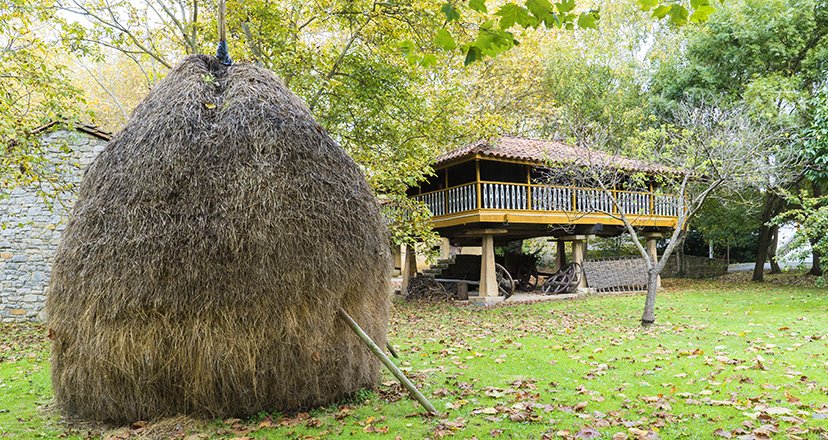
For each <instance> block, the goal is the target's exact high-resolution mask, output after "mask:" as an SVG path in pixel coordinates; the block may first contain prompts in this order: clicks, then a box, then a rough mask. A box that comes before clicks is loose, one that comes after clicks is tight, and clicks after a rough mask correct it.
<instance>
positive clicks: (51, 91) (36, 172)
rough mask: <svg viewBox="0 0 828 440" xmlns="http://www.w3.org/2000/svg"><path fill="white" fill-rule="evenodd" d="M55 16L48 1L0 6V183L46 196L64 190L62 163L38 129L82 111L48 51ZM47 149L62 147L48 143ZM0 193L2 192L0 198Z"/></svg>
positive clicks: (13, 0) (54, 47)
mask: <svg viewBox="0 0 828 440" xmlns="http://www.w3.org/2000/svg"><path fill="white" fill-rule="evenodd" d="M56 20H58V18H57V17H55V15H54V9H53V8H52V4H51V3H50V2H42V1H39V0H10V1H6V2H3V3H2V4H0V65H2V66H3V70H2V71H0V151H2V152H1V153H0V187H2V188H3V191H2V194H8V191H10V190H11V189H12V188H14V187H16V186H18V185H31V186H34V187H37V188H39V193H40V194H41V195H42V196H44V198H45V199H46V200H47V201H48V196H49V195H51V194H54V193H55V192H56V191H60V190H61V189H62V188H63V185H64V184H63V183H62V182H61V179H60V177H61V172H60V170H61V167H63V166H64V165H66V164H63V163H61V162H59V161H55V160H53V156H52V155H49V154H46V152H45V148H46V146H45V145H43V142H42V141H41V134H40V133H38V132H37V129H38V128H39V127H41V126H42V125H44V124H46V123H49V122H54V121H58V122H61V123H65V124H72V123H73V122H75V121H76V120H77V119H78V118H79V117H80V116H81V115H80V113H81V111H80V105H81V104H82V102H83V98H82V94H81V91H80V90H79V89H78V88H76V87H74V86H72V84H71V83H70V81H69V79H68V78H67V75H66V73H67V72H66V67H65V66H63V65H60V64H56V63H55V62H54V61H53V55H54V54H55V53H57V52H59V51H60V50H61V45H60V42H59V41H55V39H54V38H53V37H52V35H53V33H52V29H51V27H50V23H54V22H55V21H56ZM52 148H62V149H63V150H64V153H68V151H66V146H65V145H63V146H60V145H52ZM0 197H2V196H0Z"/></svg>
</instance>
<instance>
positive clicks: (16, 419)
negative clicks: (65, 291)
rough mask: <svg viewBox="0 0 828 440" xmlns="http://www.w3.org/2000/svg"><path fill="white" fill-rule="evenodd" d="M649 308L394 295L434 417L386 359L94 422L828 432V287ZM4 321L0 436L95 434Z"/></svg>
mask: <svg viewBox="0 0 828 440" xmlns="http://www.w3.org/2000/svg"><path fill="white" fill-rule="evenodd" d="M642 307H643V296H638V295H627V296H596V297H590V298H587V299H583V300H571V301H556V302H546V303H535V304H528V305H515V306H508V307H496V308H490V309H483V308H477V307H471V306H469V307H458V306H453V305H448V304H396V305H395V306H394V311H393V316H392V324H391V331H390V333H391V335H390V336H391V341H392V342H393V344H394V345H395V347H396V349H397V351H398V352H399V354H400V359H399V360H397V362H398V364H399V365H401V366H402V367H403V368H404V369H405V370H406V371H408V372H409V374H410V376H411V377H412V379H413V380H414V381H415V382H416V383H417V384H418V386H419V387H420V388H421V390H422V391H423V392H424V394H426V395H427V396H428V397H430V399H431V400H432V402H433V403H434V404H435V406H437V407H438V409H439V410H441V411H444V414H443V415H442V416H441V417H431V418H429V417H424V416H423V415H422V410H421V408H419V407H418V406H417V404H416V402H415V401H414V400H412V399H410V398H409V397H408V396H407V395H406V394H405V393H404V392H403V391H402V390H401V388H400V386H399V385H397V384H396V383H395V382H394V381H393V380H392V377H391V376H390V374H386V375H385V377H384V382H383V384H382V385H381V386H380V387H379V388H378V390H377V391H375V392H364V393H361V394H359V395H358V396H355V397H354V398H353V399H352V400H351V401H349V402H343V403H342V404H341V405H338V406H333V407H331V408H326V409H320V410H315V411H313V412H311V413H310V414H298V415H289V416H283V415H280V414H261V415H259V416H258V417H255V418H253V419H250V420H236V419H233V420H226V421H213V422H197V421H194V420H190V419H187V418H183V417H179V418H172V419H168V420H164V421H161V422H158V423H151V424H144V423H137V424H135V425H133V426H132V427H124V428H120V429H110V430H108V431H106V432H105V433H104V434H103V437H104V438H106V437H110V438H118V439H121V438H130V437H138V436H144V437H158V438H166V437H180V438H188V439H196V438H216V437H221V438H225V437H229V438H232V437H242V438H244V437H251V438H286V437H287V438H316V437H326V436H331V437H333V436H342V437H348V438H402V439H419V438H426V437H429V438H441V437H446V436H453V437H455V438H471V437H477V438H481V439H482V438H490V437H499V438H606V439H610V438H613V439H621V438H631V439H634V438H664V439H670V438H693V439H697V438H723V437H727V438H731V437H732V438H739V437H740V436H748V437H744V438H756V439H762V438H797V437H801V438H823V439H824V438H828V290H825V289H816V288H809V287H796V286H780V285H774V284H769V283H767V284H761V285H757V284H749V283H729V284H722V283H715V282H679V283H676V282H671V283H666V288H665V290H664V292H663V293H662V294H661V295H660V297H659V299H658V302H657V324H656V325H655V326H653V327H651V328H649V329H646V330H643V329H642V328H641V327H639V325H638V319H639V317H640V314H641V309H642ZM0 331H1V332H2V333H0V437H3V436H6V437H10V438H53V437H57V436H63V437H68V438H78V437H81V438H82V437H87V436H94V435H98V434H100V433H101V432H102V431H101V428H93V427H88V426H76V425H66V424H63V423H61V422H60V420H59V417H58V416H56V415H55V414H54V412H53V411H50V410H49V402H50V399H51V389H50V383H49V371H48V370H49V363H48V344H47V342H46V341H45V330H44V329H43V328H42V327H40V326H21V325H4V326H2V327H0Z"/></svg>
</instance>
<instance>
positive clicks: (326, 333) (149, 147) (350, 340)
mask: <svg viewBox="0 0 828 440" xmlns="http://www.w3.org/2000/svg"><path fill="white" fill-rule="evenodd" d="M389 267H390V263H389V250H388V241H387V236H386V230H385V226H384V223H383V221H382V218H381V216H380V213H379V210H378V207H377V204H376V201H375V198H374V197H373V195H372V194H371V191H370V189H369V188H368V185H367V184H366V182H365V179H364V177H363V175H362V173H361V172H360V170H359V168H358V167H357V165H356V164H355V163H354V162H353V160H351V158H349V157H348V155H347V154H346V153H345V152H344V151H343V150H342V148H341V147H339V146H338V145H337V144H336V143H335V142H334V141H333V140H332V139H331V138H330V137H329V136H328V135H327V134H326V133H325V131H324V130H323V129H322V128H321V127H320V126H319V125H318V124H317V123H316V122H314V120H313V118H312V116H311V114H310V113H309V111H308V110H307V108H306V107H305V105H304V104H303V103H302V102H301V101H300V100H299V99H298V98H297V97H296V96H295V95H294V94H293V93H291V92H290V91H289V90H288V89H287V88H286V87H285V86H284V85H283V84H282V83H281V82H280V80H279V79H278V78H277V77H276V76H274V75H273V74H272V73H270V72H268V71H266V70H263V69H261V68H258V67H255V66H253V65H249V64H238V65H232V66H226V65H224V64H222V63H221V62H219V61H218V60H217V59H216V58H214V57H208V56H201V55H197V56H191V57H189V58H187V59H185V60H184V61H183V62H182V63H181V64H180V65H179V66H178V67H176V68H175V69H174V70H173V71H172V72H171V73H170V74H169V76H168V77H167V78H166V79H164V80H163V81H162V82H161V83H159V84H158V85H157V86H156V87H155V88H154V89H153V90H152V91H151V92H150V94H149V96H148V97H147V98H146V99H145V100H144V101H143V102H142V103H141V104H140V105H139V106H138V108H137V109H136V110H135V113H134V114H133V116H132V118H131V120H130V122H129V123H128V124H127V126H126V127H125V128H124V130H123V131H122V132H121V133H120V134H118V135H117V136H116V137H115V138H114V139H113V140H112V141H111V142H110V143H109V145H108V146H107V147H106V149H105V150H104V151H103V152H102V153H101V154H100V156H99V157H98V158H97V159H96V160H95V161H94V163H93V164H92V165H91V166H90V167H89V168H88V170H87V171H86V174H85V176H84V179H83V182H82V184H81V187H80V194H79V198H78V201H77V204H76V205H75V208H74V211H73V213H72V217H71V220H70V222H69V224H68V225H67V228H66V230H65V232H64V233H63V237H62V243H61V245H60V247H59V249H58V252H57V255H56V259H55V262H54V267H53V271H52V281H51V286H50V290H49V295H48V300H47V312H48V315H49V327H50V331H51V334H52V335H53V336H54V343H53V351H52V380H53V385H54V389H55V396H56V400H57V403H58V405H59V407H61V408H62V409H63V410H64V412H65V413H66V414H68V415H71V416H74V417H80V418H84V419H91V420H103V421H111V422H126V421H133V420H140V419H143V420H146V419H150V418H156V417H160V416H165V415H172V414H178V413H182V414H196V415H205V416H211V417H225V416H244V415H250V414H254V413H257V412H259V411H264V410H268V411H270V410H281V411H293V410H297V409H301V408H307V407H312V406H317V405H324V404H327V403H330V402H333V401H336V400H338V399H341V398H342V397H344V396H346V395H348V394H349V393H353V392H355V391H357V390H358V389H360V388H363V387H371V386H373V385H374V384H375V383H376V381H377V380H378V374H379V363H378V362H377V361H376V359H374V358H373V357H372V355H371V353H370V352H369V351H368V350H367V349H366V348H365V347H364V346H363V345H362V344H361V342H360V341H359V339H358V338H357V337H356V336H355V335H354V334H353V333H351V332H350V330H349V329H348V324H347V323H346V322H344V321H343V320H342V319H339V318H338V317H337V313H338V310H339V309H340V307H341V308H342V309H344V310H346V311H347V312H348V313H350V314H351V315H352V316H353V317H354V320H355V321H356V322H358V323H359V324H360V325H361V326H362V327H363V328H364V329H365V332H366V333H367V334H368V335H369V336H370V337H371V338H372V339H373V340H374V341H376V342H377V344H378V345H379V346H384V345H385V343H386V326H387V319H388V301H389V299H388V293H387V292H388V290H387V287H386V282H387V274H388V270H389Z"/></svg>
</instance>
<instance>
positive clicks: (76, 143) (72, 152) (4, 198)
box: [0, 123, 110, 321]
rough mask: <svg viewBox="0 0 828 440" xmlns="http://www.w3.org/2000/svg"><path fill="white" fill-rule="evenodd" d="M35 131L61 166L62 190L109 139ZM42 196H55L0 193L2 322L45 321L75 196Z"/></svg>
mask: <svg viewBox="0 0 828 440" xmlns="http://www.w3.org/2000/svg"><path fill="white" fill-rule="evenodd" d="M39 131H40V132H41V133H42V134H43V141H44V144H45V146H46V148H45V150H46V151H47V152H48V154H47V157H46V159H47V162H49V163H52V164H59V166H60V167H59V169H60V173H59V176H60V179H59V180H60V184H61V186H63V185H65V184H69V185H72V184H76V183H78V182H79V181H80V178H81V176H82V175H83V170H84V169H85V168H86V166H87V165H89V163H91V162H92V160H93V159H94V158H95V156H97V155H98V153H100V152H101V151H102V150H103V149H104V147H105V146H106V143H107V142H108V141H109V139H110V135H109V134H108V133H106V132H103V131H101V130H99V129H97V128H96V127H94V126H89V125H75V126H74V127H73V129H72V130H69V129H64V128H61V127H60V126H59V125H58V124H55V123H53V124H49V125H46V126H43V127H41V128H40V129H39ZM46 166H49V165H46ZM42 192H46V193H50V194H54V191H52V190H50V188H49V187H44V186H43V185H37V186H35V185H31V186H25V187H17V188H14V189H13V190H11V191H10V192H9V191H4V194H2V195H0V321H37V320H42V319H43V318H44V316H43V311H44V305H45V301H46V289H47V287H48V285H49V273H50V268H51V264H52V258H53V257H54V255H55V250H56V248H57V245H58V242H59V241H60V233H61V231H62V230H63V228H64V227H65V222H66V219H67V214H68V212H69V210H70V209H71V206H72V203H73V201H74V197H75V196H74V191H73V190H67V191H62V192H61V193H60V195H59V196H57V197H53V198H50V197H45V198H44V197H43V195H42V194H41V193H42Z"/></svg>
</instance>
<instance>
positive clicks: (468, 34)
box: [434, 0, 715, 65]
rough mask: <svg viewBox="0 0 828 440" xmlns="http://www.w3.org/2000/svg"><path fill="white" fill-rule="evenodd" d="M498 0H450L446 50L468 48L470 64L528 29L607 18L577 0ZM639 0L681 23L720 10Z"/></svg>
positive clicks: (442, 39) (704, 0)
mask: <svg viewBox="0 0 828 440" xmlns="http://www.w3.org/2000/svg"><path fill="white" fill-rule="evenodd" d="M487 3H489V4H488V5H487ZM492 3H495V2H486V1H485V0H470V1H469V2H468V3H466V2H464V1H456V0H455V1H451V0H450V1H446V2H445V3H443V4H442V6H441V7H440V10H441V12H442V13H443V15H444V16H445V20H446V25H445V26H444V27H443V28H442V29H439V30H438V31H437V32H436V33H435V34H434V44H435V45H436V46H438V47H440V48H442V49H444V50H448V51H452V50H456V51H460V52H462V53H463V55H464V56H465V61H464V63H465V64H466V65H469V64H471V63H474V62H475V61H479V60H482V59H484V58H486V57H495V56H497V55H499V54H501V53H503V52H506V51H509V50H510V49H512V48H513V47H515V46H518V45H519V44H520V41H519V39H518V38H519V33H520V31H522V30H526V29H539V28H545V29H566V30H573V29H576V28H577V29H595V28H597V27H598V22H599V19H600V18H601V13H600V11H599V10H598V9H596V8H589V9H586V10H580V9H579V8H578V6H577V5H576V2H575V0H561V1H560V2H556V3H554V4H553V3H552V2H551V1H550V0H522V1H520V2H514V1H508V2H503V3H497V4H492ZM637 5H638V6H639V7H640V9H641V10H643V11H648V12H650V13H651V16H652V17H653V18H655V19H656V20H661V19H666V20H667V21H668V22H669V23H670V24H672V25H677V26H680V25H683V24H686V23H688V22H694V23H702V22H705V21H707V18H708V16H709V15H710V14H711V13H712V12H713V11H715V7H714V6H713V5H712V4H711V2H710V1H709V0H691V1H690V3H689V4H683V3H682V2H674V1H670V2H667V1H660V0H638V2H637ZM490 6H491V9H489V7H490ZM458 41H459V42H458Z"/></svg>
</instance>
